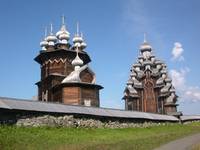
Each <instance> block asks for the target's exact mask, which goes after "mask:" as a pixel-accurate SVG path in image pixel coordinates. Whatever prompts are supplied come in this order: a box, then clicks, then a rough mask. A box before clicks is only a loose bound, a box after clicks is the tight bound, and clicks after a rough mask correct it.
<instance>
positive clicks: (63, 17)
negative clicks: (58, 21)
mask: <svg viewBox="0 0 200 150" xmlns="http://www.w3.org/2000/svg"><path fill="white" fill-rule="evenodd" d="M62 25H65V15H64V14H63V15H62Z"/></svg>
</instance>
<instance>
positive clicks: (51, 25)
mask: <svg viewBox="0 0 200 150" xmlns="http://www.w3.org/2000/svg"><path fill="white" fill-rule="evenodd" d="M50 35H53V24H52V23H50Z"/></svg>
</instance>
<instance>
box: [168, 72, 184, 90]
mask: <svg viewBox="0 0 200 150" xmlns="http://www.w3.org/2000/svg"><path fill="white" fill-rule="evenodd" d="M185 74H186V71H185V70H183V69H182V70H181V71H177V70H174V69H172V70H170V75H171V78H172V82H173V85H174V86H175V88H177V89H182V88H183V87H185Z"/></svg>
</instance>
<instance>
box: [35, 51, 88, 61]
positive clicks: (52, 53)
mask: <svg viewBox="0 0 200 150" xmlns="http://www.w3.org/2000/svg"><path fill="white" fill-rule="evenodd" d="M55 56H60V58H66V57H71V58H72V59H73V58H75V56H76V52H75V51H74V50H70V49H68V50H65V49H56V50H53V51H40V54H39V55H38V56H36V57H35V58H34V60H35V61H36V62H38V63H39V64H42V62H43V61H45V60H48V59H50V58H53V57H55ZM79 56H80V58H81V59H82V60H83V61H84V63H85V64H87V63H89V62H90V61H91V59H90V57H89V55H88V54H87V53H86V52H85V51H82V52H79Z"/></svg>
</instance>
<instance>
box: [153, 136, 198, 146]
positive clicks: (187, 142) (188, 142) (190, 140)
mask: <svg viewBox="0 0 200 150" xmlns="http://www.w3.org/2000/svg"><path fill="white" fill-rule="evenodd" d="M198 143H200V133H198V134H194V135H191V136H187V137H185V138H182V139H178V140H175V141H172V142H169V143H168V144H166V145H163V146H161V147H159V148H156V149H155V150H189V149H190V147H191V146H192V145H195V144H198Z"/></svg>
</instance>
